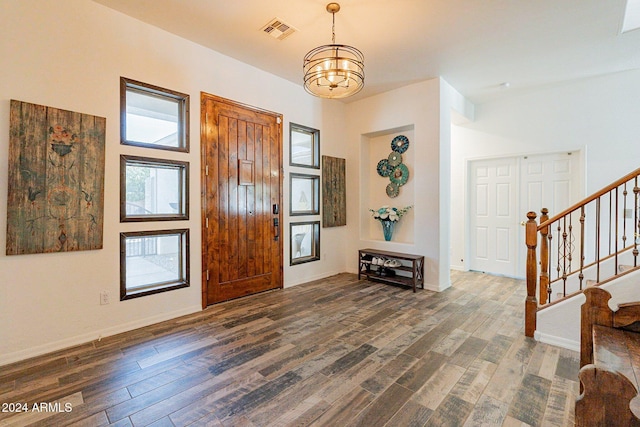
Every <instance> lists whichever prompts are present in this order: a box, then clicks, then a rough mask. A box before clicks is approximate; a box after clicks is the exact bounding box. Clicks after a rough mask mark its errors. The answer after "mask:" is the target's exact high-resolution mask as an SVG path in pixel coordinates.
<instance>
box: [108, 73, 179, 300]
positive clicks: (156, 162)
mask: <svg viewBox="0 0 640 427" xmlns="http://www.w3.org/2000/svg"><path fill="white" fill-rule="evenodd" d="M120 142H121V144H123V145H135V146H137V147H142V148H143V149H158V150H171V151H177V152H181V153H188V152H189V95H186V94H183V93H179V92H174V91H171V90H168V89H163V88H161V87H158V86H153V85H150V84H147V83H142V82H137V81H135V80H130V79H127V78H124V77H120ZM155 153H159V152H158V151H155ZM181 155H184V154H173V156H181ZM188 219H189V163H188V162H185V161H179V160H169V159H160V158H151V157H139V156H130V155H125V154H122V155H120V222H135V221H178V220H188ZM145 228H147V229H148V230H149V231H131V232H128V231H127V232H121V233H120V300H121V301H122V300H126V299H131V298H136V297H141V296H144V295H150V294H155V293H158V292H164V291H169V290H173V289H179V288H184V287H187V286H189V230H188V229H174V230H161V229H159V226H156V227H155V229H154V227H153V226H149V225H148V226H147V227H145Z"/></svg>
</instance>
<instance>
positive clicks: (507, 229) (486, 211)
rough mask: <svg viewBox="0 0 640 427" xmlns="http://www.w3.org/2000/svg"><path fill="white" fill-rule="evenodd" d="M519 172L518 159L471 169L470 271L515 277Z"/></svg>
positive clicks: (484, 162)
mask: <svg viewBox="0 0 640 427" xmlns="http://www.w3.org/2000/svg"><path fill="white" fill-rule="evenodd" d="M517 171H518V168H517V159H516V158H505V159H490V160H478V161H475V162H473V163H472V165H471V186H470V189H471V191H470V204H469V210H470V214H471V216H470V236H469V240H470V248H471V254H470V255H471V263H470V268H471V270H476V271H484V272H488V273H494V274H502V275H505V276H515V275H516V269H517V262H516V256H517V254H518V252H517V248H516V242H517V237H516V236H517V232H518V229H517V227H518V220H517V217H516V213H517V200H516V188H517V184H518V174H517Z"/></svg>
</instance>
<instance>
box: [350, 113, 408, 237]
mask: <svg viewBox="0 0 640 427" xmlns="http://www.w3.org/2000/svg"><path fill="white" fill-rule="evenodd" d="M402 136H404V137H406V140H408V144H409V145H408V147H406V146H405V147H401V148H398V147H397V145H398V143H399V142H400V143H401V144H402V141H404V138H402ZM397 137H400V138H397ZM392 141H393V142H394V147H396V149H397V150H398V151H402V150H403V149H405V150H406V151H404V152H403V153H399V152H398V151H394V150H393V149H392ZM413 144H414V126H413V125H408V126H402V127H398V128H394V129H387V130H383V131H378V132H371V133H367V134H363V135H362V136H361V140H360V164H361V165H362V167H361V169H360V184H361V185H360V214H361V221H360V238H361V240H370V241H384V236H383V233H382V226H381V224H380V221H378V220H375V219H373V217H372V215H371V212H370V211H369V209H378V208H380V207H382V206H392V207H396V208H398V209H401V208H404V207H405V206H410V205H415V203H414V201H415V186H414V181H415V180H414V177H413V174H414V171H415V169H414V168H415V165H416V159H415V152H416V150H415V146H413ZM392 153H395V154H394V156H392V159H391V162H390V163H391V164H390V165H389V166H388V167H390V168H395V167H397V166H395V167H394V166H393V165H394V164H395V163H397V162H398V161H399V160H400V159H399V158H398V154H400V156H401V163H402V164H403V165H404V167H403V168H401V169H402V170H405V171H408V179H407V180H406V183H404V184H402V185H399V186H398V187H397V190H398V191H397V196H395V197H390V196H389V195H388V194H387V193H388V191H387V186H388V185H389V184H392V183H393V182H394V181H395V182H402V179H401V177H400V176H399V175H396V176H395V177H394V178H395V179H393V180H391V179H390V178H389V177H385V176H381V175H380V174H379V173H378V164H379V163H380V161H381V160H383V159H387V161H389V155H390V154H392ZM383 165H384V166H387V164H385V163H383ZM405 167H406V169H404V168H405ZM392 173H393V172H392ZM405 173H406V172H405ZM383 174H384V172H383ZM389 192H390V193H391V194H392V195H393V194H394V189H391V188H390V191H389ZM415 214H416V213H415V212H414V209H411V210H410V211H409V212H408V213H407V214H405V215H404V216H403V217H402V218H401V219H400V221H398V222H397V223H396V224H395V226H394V232H393V238H392V240H391V242H390V243H407V244H412V243H414V227H415V223H414V217H415Z"/></svg>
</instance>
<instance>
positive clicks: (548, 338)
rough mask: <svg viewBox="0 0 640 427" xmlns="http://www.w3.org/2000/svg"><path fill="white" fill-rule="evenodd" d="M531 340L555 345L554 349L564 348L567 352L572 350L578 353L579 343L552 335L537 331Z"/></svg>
mask: <svg viewBox="0 0 640 427" xmlns="http://www.w3.org/2000/svg"><path fill="white" fill-rule="evenodd" d="M533 338H534V339H535V340H536V341H540V342H542V343H545V344H550V345H555V346H556V347H562V348H566V349H567V350H573V351H577V352H580V342H579V341H573V340H568V339H566V338H562V337H556V336H553V335H548V334H544V333H542V332H539V331H535V332H534V334H533Z"/></svg>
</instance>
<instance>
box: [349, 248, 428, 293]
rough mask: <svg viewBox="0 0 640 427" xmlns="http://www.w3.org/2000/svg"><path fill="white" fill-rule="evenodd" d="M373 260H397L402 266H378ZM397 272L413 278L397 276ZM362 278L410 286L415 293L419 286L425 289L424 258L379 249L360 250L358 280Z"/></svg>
mask: <svg viewBox="0 0 640 427" xmlns="http://www.w3.org/2000/svg"><path fill="white" fill-rule="evenodd" d="M373 258H384V259H396V260H398V261H400V262H401V263H402V265H401V266H399V267H385V266H382V265H376V264H373V263H372V260H373ZM396 271H406V272H410V273H411V276H402V275H399V274H395V272H396ZM385 272H386V274H385ZM390 272H393V273H392V274H391V273H390ZM362 276H364V277H366V278H367V279H372V280H376V281H380V282H386V283H395V284H398V285H405V286H410V287H412V288H413V292H415V291H416V287H417V286H418V285H420V286H421V287H422V289H424V256H422V255H412V254H403V253H399V252H390V251H382V250H379V249H360V250H359V251H358V280H360V278H361V277H362Z"/></svg>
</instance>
